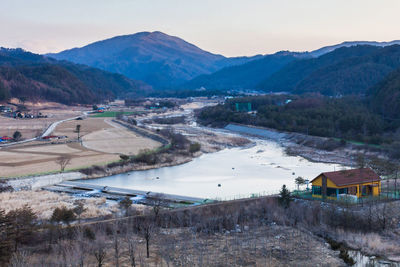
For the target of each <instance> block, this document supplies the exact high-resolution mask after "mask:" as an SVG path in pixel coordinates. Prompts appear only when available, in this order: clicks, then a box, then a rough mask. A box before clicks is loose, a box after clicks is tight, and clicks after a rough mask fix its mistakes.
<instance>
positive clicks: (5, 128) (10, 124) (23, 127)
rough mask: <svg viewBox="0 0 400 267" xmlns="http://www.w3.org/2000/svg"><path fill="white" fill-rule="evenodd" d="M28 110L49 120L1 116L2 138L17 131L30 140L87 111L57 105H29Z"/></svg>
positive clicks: (81, 108)
mask: <svg viewBox="0 0 400 267" xmlns="http://www.w3.org/2000/svg"><path fill="white" fill-rule="evenodd" d="M27 108H28V109H29V110H30V113H32V114H36V113H37V112H41V113H42V115H43V116H47V118H35V119H14V118H10V117H5V116H0V136H4V135H6V136H12V135H13V133H14V132H15V131H19V132H20V133H21V134H22V138H23V139H30V138H33V137H36V136H39V135H40V134H42V133H43V132H44V130H45V129H47V127H49V126H50V125H51V124H52V123H53V122H55V121H60V120H64V119H67V118H71V117H74V116H79V115H80V114H82V111H83V110H85V108H83V107H67V106H64V105H60V104H56V103H53V104H52V105H51V103H47V104H43V105H33V104H32V105H27Z"/></svg>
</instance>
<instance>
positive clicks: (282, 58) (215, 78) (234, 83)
mask: <svg viewBox="0 0 400 267" xmlns="http://www.w3.org/2000/svg"><path fill="white" fill-rule="evenodd" d="M302 57H307V54H302V53H291V52H279V53H276V54H273V55H268V56H264V57H263V58H262V59H258V60H253V61H250V62H248V63H246V64H242V65H237V66H231V67H226V68H223V69H221V70H219V71H217V72H215V73H213V74H208V75H200V76H198V77H196V78H194V79H193V80H191V81H189V82H187V83H185V84H184V86H183V87H184V88H185V89H197V88H201V87H204V88H206V89H211V90H232V89H254V88H255V87H256V85H257V84H259V83H260V82H261V81H263V80H265V79H266V78H268V77H269V76H270V75H271V74H273V73H274V72H276V71H278V70H280V69H281V68H282V67H283V66H285V65H286V64H288V63H289V62H292V61H294V60H296V59H298V58H302Z"/></svg>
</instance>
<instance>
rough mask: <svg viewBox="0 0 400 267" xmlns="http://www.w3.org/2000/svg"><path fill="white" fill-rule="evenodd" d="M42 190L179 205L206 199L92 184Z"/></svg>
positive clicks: (64, 183)
mask: <svg viewBox="0 0 400 267" xmlns="http://www.w3.org/2000/svg"><path fill="white" fill-rule="evenodd" d="M43 189H45V190H49V191H54V192H64V193H69V194H82V195H87V196H90V195H92V196H98V197H106V198H107V199H113V200H118V199H121V198H123V197H126V196H128V197H139V199H140V197H142V199H148V200H151V199H162V200H165V201H166V202H170V203H181V204H202V203H205V202H206V201H207V199H203V198H197V197H190V196H181V195H172V194H164V193H158V192H150V191H142V190H135V189H126V188H118V187H109V186H101V185H94V184H86V183H80V182H74V181H64V182H62V183H59V184H57V185H54V186H48V187H44V188H43ZM141 202H142V203H143V204H149V203H147V202H148V201H145V200H143V201H141Z"/></svg>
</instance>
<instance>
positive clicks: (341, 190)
mask: <svg viewBox="0 0 400 267" xmlns="http://www.w3.org/2000/svg"><path fill="white" fill-rule="evenodd" d="M339 194H347V188H340V189H339Z"/></svg>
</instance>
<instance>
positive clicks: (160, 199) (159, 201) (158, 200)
mask: <svg viewBox="0 0 400 267" xmlns="http://www.w3.org/2000/svg"><path fill="white" fill-rule="evenodd" d="M165 204H166V199H165V196H164V194H160V193H158V194H155V195H154V196H152V197H151V205H152V206H153V212H154V216H155V218H154V219H155V220H157V219H158V215H159V214H160V210H161V208H162V207H163V206H165Z"/></svg>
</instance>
